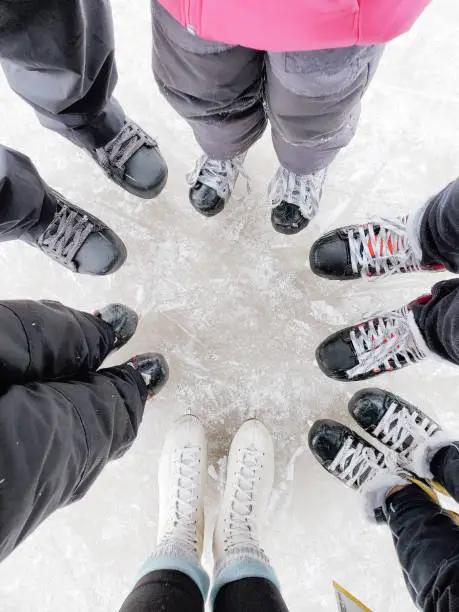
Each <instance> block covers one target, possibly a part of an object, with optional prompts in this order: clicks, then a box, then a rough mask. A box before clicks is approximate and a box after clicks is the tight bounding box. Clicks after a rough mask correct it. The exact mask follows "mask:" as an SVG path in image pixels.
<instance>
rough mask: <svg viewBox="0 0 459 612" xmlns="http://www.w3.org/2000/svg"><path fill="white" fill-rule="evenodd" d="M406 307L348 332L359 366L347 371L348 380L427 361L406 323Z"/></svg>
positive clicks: (422, 348)
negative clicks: (423, 360)
mask: <svg viewBox="0 0 459 612" xmlns="http://www.w3.org/2000/svg"><path fill="white" fill-rule="evenodd" d="M409 314H410V313H409V310H408V308H407V307H406V306H403V308H401V309H399V310H393V311H391V312H389V313H383V314H381V315H379V316H378V315H375V316H374V317H373V318H371V319H369V320H368V321H366V322H365V323H363V324H362V325H359V326H358V327H357V328H356V329H353V330H352V331H351V332H350V338H351V342H352V345H353V347H354V350H355V353H356V357H357V360H358V364H357V365H356V366H355V367H353V368H351V369H350V370H348V371H347V375H348V377H349V378H354V377H355V376H359V375H361V374H367V373H369V372H373V371H379V370H381V369H385V370H386V371H389V370H393V369H398V368H401V367H403V366H404V365H406V364H407V363H416V362H417V361H420V360H421V359H424V357H426V355H427V353H426V352H425V350H424V346H422V345H421V342H420V341H418V338H417V337H416V336H415V334H414V332H413V328H412V326H411V325H410V323H409V321H408V316H409Z"/></svg>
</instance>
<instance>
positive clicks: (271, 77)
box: [266, 46, 382, 175]
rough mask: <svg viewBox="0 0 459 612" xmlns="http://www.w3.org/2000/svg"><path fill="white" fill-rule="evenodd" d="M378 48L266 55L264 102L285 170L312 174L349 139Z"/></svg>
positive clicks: (333, 156) (378, 51) (376, 63)
mask: <svg viewBox="0 0 459 612" xmlns="http://www.w3.org/2000/svg"><path fill="white" fill-rule="evenodd" d="M381 53H382V47H380V46H371V47H349V48H346V49H324V50H321V51H305V52H298V53H269V54H268V59H267V87H266V101H267V108H268V115H269V119H270V121H271V125H272V131H273V141H274V147H275V149H276V152H277V155H278V157H279V161H280V163H281V164H282V166H283V167H284V168H286V169H287V170H289V171H291V172H294V173H295V174H301V175H304V174H311V173H313V172H317V171H318V170H321V169H323V168H325V167H327V166H328V165H329V164H330V163H331V162H332V161H333V159H334V158H335V156H336V155H337V153H338V152H339V151H340V149H342V148H343V147H345V146H346V145H347V144H349V142H350V141H351V139H352V137H353V136H354V133H355V130H356V127H357V123H358V120H359V115H360V100H361V98H362V95H363V94H364V93H365V90H366V88H367V87H368V85H369V83H370V80H371V77H372V76H373V74H374V72H375V71H376V68H377V66H378V63H379V60H380V58H381Z"/></svg>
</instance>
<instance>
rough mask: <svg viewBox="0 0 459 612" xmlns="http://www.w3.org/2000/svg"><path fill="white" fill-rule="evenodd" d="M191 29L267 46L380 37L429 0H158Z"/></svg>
mask: <svg viewBox="0 0 459 612" xmlns="http://www.w3.org/2000/svg"><path fill="white" fill-rule="evenodd" d="M159 2H160V3H161V4H162V5H163V6H164V8H165V9H166V10H167V11H168V12H169V13H170V14H171V15H172V16H173V17H174V18H175V19H176V20H177V21H178V22H180V23H181V24H182V25H183V26H185V27H186V28H188V30H189V31H190V32H193V33H194V34H197V35H198V36H201V37H202V38H207V39H208V40H216V41H219V42H224V43H227V44H234V45H241V46H243V47H250V48H252V49H262V50H264V51H309V50H312V49H329V48H334V47H350V46H352V45H356V44H357V45H369V44H372V43H382V42H386V41H388V40H391V39H392V38H395V37H396V36H398V35H399V34H403V32H406V31H407V30H409V29H410V27H411V26H412V25H413V23H414V22H415V21H416V19H417V18H418V17H419V15H420V14H421V13H422V11H423V10H424V8H425V7H426V6H427V5H428V4H429V2H430V0H159Z"/></svg>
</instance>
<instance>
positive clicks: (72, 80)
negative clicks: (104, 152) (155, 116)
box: [0, 0, 124, 147]
mask: <svg viewBox="0 0 459 612" xmlns="http://www.w3.org/2000/svg"><path fill="white" fill-rule="evenodd" d="M0 61H1V63H2V67H3V70H4V72H5V75H6V78H7V79H8V82H9V84H10V86H11V88H12V89H13V90H14V91H15V92H16V93H17V94H19V95H20V96H21V97H22V98H23V99H24V100H25V101H26V102H28V103H29V104H31V105H32V106H33V108H34V109H35V110H36V112H37V114H38V118H39V119H40V121H41V123H42V124H43V125H45V126H46V127H49V128H51V129H53V130H56V131H58V132H60V133H62V134H63V135H64V136H66V137H67V138H69V139H71V140H73V141H74V142H75V143H76V144H79V145H80V146H85V147H96V146H102V145H104V144H106V143H107V142H108V141H109V140H111V139H112V138H113V137H114V136H115V135H116V134H117V133H118V132H119V131H120V129H121V127H122V125H123V122H124V113H123V111H122V109H121V107H120V106H119V104H118V103H117V102H116V100H114V98H113V97H112V94H113V90H114V88H115V85H116V82H117V78H118V75H117V70H116V65H115V43H114V36H113V21H112V13H111V8H110V0H38V1H34V0H13V1H12V2H4V1H3V2H1V3H0Z"/></svg>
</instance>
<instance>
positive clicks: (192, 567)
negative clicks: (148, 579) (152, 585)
mask: <svg viewBox="0 0 459 612" xmlns="http://www.w3.org/2000/svg"><path fill="white" fill-rule="evenodd" d="M157 570H175V571H177V572H182V574H185V576H188V578H191V580H192V581H193V582H194V583H195V584H196V586H197V587H198V589H199V590H200V591H201V595H202V598H203V600H204V601H206V599H207V595H208V593H209V586H210V579H209V576H208V575H207V573H206V572H205V571H204V569H203V568H202V567H201V566H200V565H197V564H196V563H193V562H192V561H190V560H189V559H188V558H187V557H166V556H158V557H150V558H149V559H147V561H146V562H145V563H144V564H143V566H142V567H141V569H140V572H139V575H138V576H137V580H140V579H141V578H143V577H144V576H146V575H147V574H149V573H150V572H155V571H157Z"/></svg>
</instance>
